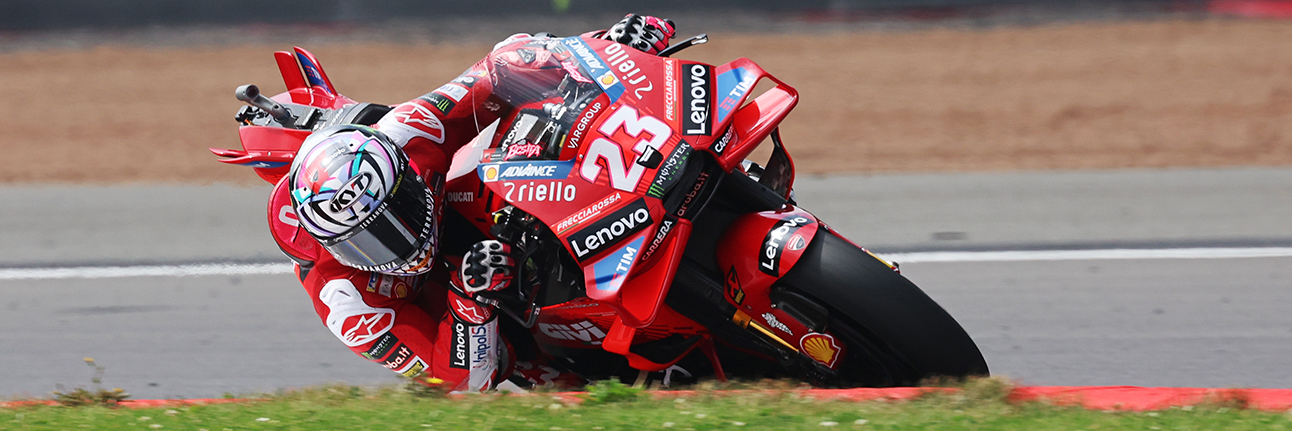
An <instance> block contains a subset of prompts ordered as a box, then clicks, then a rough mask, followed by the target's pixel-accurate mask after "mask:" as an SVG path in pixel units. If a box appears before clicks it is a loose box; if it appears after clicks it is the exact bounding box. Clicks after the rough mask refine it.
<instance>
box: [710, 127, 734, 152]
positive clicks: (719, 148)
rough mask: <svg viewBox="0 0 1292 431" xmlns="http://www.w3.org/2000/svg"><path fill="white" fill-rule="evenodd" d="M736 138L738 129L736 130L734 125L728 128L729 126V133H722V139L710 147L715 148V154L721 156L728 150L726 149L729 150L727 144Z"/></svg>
mask: <svg viewBox="0 0 1292 431" xmlns="http://www.w3.org/2000/svg"><path fill="white" fill-rule="evenodd" d="M735 138H736V131H735V128H733V127H728V128H727V133H724V134H723V135H722V139H719V140H718V142H714V143H713V146H711V147H709V148H712V149H713V152H714V153H715V154H717V155H719V156H721V155H722V153H724V152H726V151H727V144H730V143H731V140H733V139H735Z"/></svg>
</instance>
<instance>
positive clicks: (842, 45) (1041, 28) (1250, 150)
mask: <svg viewBox="0 0 1292 431" xmlns="http://www.w3.org/2000/svg"><path fill="white" fill-rule="evenodd" d="M613 20H614V17H606V18H605V19H604V20H602V19H593V18H586V19H576V20H562V21H552V22H546V21H532V22H519V21H515V22H512V21H508V22H499V23H493V24H490V25H479V26H478V27H477V28H478V31H476V32H475V33H472V34H475V35H477V36H475V37H465V36H460V35H461V34H465V33H469V31H468V30H467V29H468V25H470V24H471V23H470V22H462V21H453V20H447V21H444V22H442V23H432V24H431V25H432V26H434V25H437V24H440V25H441V27H439V30H435V29H427V28H426V24H420V26H414V25H410V24H407V23H405V24H398V23H396V24H391V25H389V26H386V27H384V28H383V29H382V30H380V31H376V30H373V29H372V28H368V27H362V26H358V25H334V26H326V27H325V26H312V27H301V26H296V27H282V28H279V27H269V26H248V27H241V28H194V29H143V30H135V31H128V32H127V31H120V32H115V33H113V32H98V33H94V32H62V33H32V34H6V35H3V36H0V42H4V43H5V44H4V45H5V46H6V48H4V49H0V82H3V83H4V84H3V85H0V95H2V96H0V97H3V100H6V101H8V103H5V104H3V105H0V129H3V130H5V131H6V133H4V134H3V136H0V148H4V149H5V150H6V152H7V156H8V157H4V158H0V183H8V184H21V183H50V182H54V183H74V184H75V183H82V184H84V183H99V184H105V183H137V182H181V183H190V184H203V183H211V182H230V183H241V184H251V183H255V182H257V181H259V180H258V179H256V178H255V177H254V176H253V175H252V174H251V173H250V172H248V171H246V170H244V169H242V168H236V167H229V166H225V165H223V164H220V163H216V162H215V161H214V160H215V157H213V156H212V155H210V154H209V153H208V152H207V151H206V148H207V147H229V148H238V147H239V144H238V142H237V134H236V131H235V130H236V126H235V124H234V122H233V121H232V116H233V113H234V112H235V111H236V110H237V109H238V107H239V106H240V103H239V102H238V101H236V100H234V98H233V97H232V92H233V91H232V90H233V88H234V87H236V86H238V85H240V84H245V83H256V84H259V85H261V86H262V88H263V89H264V90H265V91H266V92H270V93H276V92H279V91H282V84H280V82H281V80H280V78H279V76H278V74H277V70H276V67H275V65H274V62H273V58H272V55H271V52H272V51H275V50H282V49H290V47H291V46H292V45H301V46H304V47H306V48H307V49H310V50H312V51H313V52H314V53H315V54H317V55H318V56H319V58H320V59H321V61H322V63H323V65H324V66H325V68H326V69H327V71H328V72H329V74H330V75H331V78H332V81H333V82H334V84H335V85H336V86H337V87H338V88H339V89H340V90H341V91H342V92H343V93H344V94H346V95H348V96H350V97H352V98H355V99H357V100H360V101H371V102H380V103H398V102H401V101H404V100H407V99H410V98H413V97H416V96H418V95H420V94H423V93H424V92H427V91H429V90H431V89H433V88H435V87H437V86H438V85H440V83H442V82H445V81H447V80H449V79H451V78H453V77H454V76H456V75H457V74H458V73H459V72H461V71H462V70H463V69H465V68H466V67H467V66H468V65H470V64H472V63H473V62H475V61H476V60H477V59H479V58H480V57H481V56H483V55H484V54H485V53H486V52H487V51H488V50H489V48H490V47H491V46H492V42H488V41H486V40H489V41H492V40H495V39H496V38H499V37H502V36H503V35H505V34H506V33H508V32H510V31H511V30H516V31H539V30H550V31H553V32H557V33H564V34H572V33H576V32H580V31H584V30H590V29H593V28H596V27H598V26H604V25H606V24H605V23H609V22H613ZM476 24H480V23H478V22H477V23H476ZM678 25H679V28H680V31H681V33H682V34H684V35H685V34H692V33H698V32H708V33H710V36H711V40H712V42H711V43H710V44H707V45H703V46H699V47H696V48H693V49H691V50H688V51H684V52H683V53H681V54H680V55H679V57H681V58H687V59H693V60H701V61H707V62H712V63H723V62H726V61H730V60H732V59H735V58H739V57H749V58H752V59H753V60H755V61H757V62H758V63H759V64H761V65H762V66H764V68H766V69H767V70H768V71H770V72H771V73H773V74H775V75H776V76H778V77H779V78H781V79H783V80H784V81H786V82H788V83H790V84H791V85H794V86H796V87H797V88H798V90H799V91H800V93H801V95H802V99H801V102H800V104H799V107H798V108H797V109H796V111H795V112H794V113H793V114H791V116H790V117H789V118H788V120H787V121H786V123H785V124H784V127H783V134H784V136H785V139H786V142H787V146H788V149H789V150H790V153H791V155H793V156H794V158H795V161H796V162H797V164H798V166H799V169H800V171H801V172H809V173H834V172H851V173H869V172H892V171H984V170H1043V169H1105V168H1155V167H1171V166H1192V167H1213V166H1251V165H1264V166H1270V165H1288V164H1292V121H1289V120H1292V79H1290V78H1292V21H1273V20H1265V21H1261V20H1237V19H1225V18H1198V17H1188V16H1186V17H1180V16H1167V17H1155V18H1153V19H1144V20H1120V21H1116V20H1115V21H1087V22H1070V21H1066V22H1065V21H1055V22H1047V23H1045V24H1043V25H1033V26H1026V25H987V26H973V25H950V26H916V25H911V26H889V27H884V26H878V25H872V26H865V25H844V24H839V23H830V22H826V23H810V22H803V21H796V22H788V21H767V20H766V19H765V18H750V17H725V21H719V20H713V19H708V18H707V17H704V16H691V17H678ZM710 26H711V27H713V28H714V30H712V31H710V29H709V28H707V27H710ZM554 27H558V28H554ZM443 29H450V30H453V31H446V30H443ZM399 30H402V31H403V33H401V32H400V31H399ZM749 30H761V31H749ZM401 34H403V35H405V36H402V37H401V36H400V35H401ZM452 35H459V36H452Z"/></svg>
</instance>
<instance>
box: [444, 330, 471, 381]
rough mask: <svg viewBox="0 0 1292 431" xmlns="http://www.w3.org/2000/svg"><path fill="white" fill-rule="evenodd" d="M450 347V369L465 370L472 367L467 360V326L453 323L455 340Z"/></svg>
mask: <svg viewBox="0 0 1292 431" xmlns="http://www.w3.org/2000/svg"><path fill="white" fill-rule="evenodd" d="M450 341H452V343H450V344H451V345H450V346H449V367H451V368H457V369H462V370H465V369H467V367H469V366H470V365H471V362H470V360H469V359H467V342H468V340H467V325H466V324H465V323H462V322H453V339H452V340H450Z"/></svg>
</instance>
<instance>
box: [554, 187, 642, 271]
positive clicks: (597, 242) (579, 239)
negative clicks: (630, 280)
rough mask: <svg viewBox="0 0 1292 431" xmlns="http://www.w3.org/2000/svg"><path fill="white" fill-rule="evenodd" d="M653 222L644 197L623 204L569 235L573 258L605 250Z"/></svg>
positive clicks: (584, 256) (580, 257) (579, 258)
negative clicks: (621, 206)
mask: <svg viewBox="0 0 1292 431" xmlns="http://www.w3.org/2000/svg"><path fill="white" fill-rule="evenodd" d="M651 223H653V221H652V219H651V216H650V210H649V209H647V208H646V200H645V199H637V201H635V202H633V203H630V204H628V205H625V206H624V207H623V208H620V209H618V210H616V211H615V212H613V213H610V215H608V216H606V217H605V218H603V219H601V220H598V221H597V222H596V223H593V224H591V225H589V226H588V227H585V228H583V229H581V230H579V231H577V232H575V233H573V234H571V235H570V237H569V238H568V241H569V242H570V249H572V250H574V258H575V259H578V260H579V261H582V260H583V259H584V258H586V257H588V256H591V255H594V254H596V253H597V252H598V251H601V250H605V249H607V248H609V247H611V246H613V245H615V244H618V243H619V242H620V241H623V240H624V239H627V238H628V237H629V236H632V234H634V233H637V232H639V231H641V230H642V229H645V228H646V227H647V226H650V225H651Z"/></svg>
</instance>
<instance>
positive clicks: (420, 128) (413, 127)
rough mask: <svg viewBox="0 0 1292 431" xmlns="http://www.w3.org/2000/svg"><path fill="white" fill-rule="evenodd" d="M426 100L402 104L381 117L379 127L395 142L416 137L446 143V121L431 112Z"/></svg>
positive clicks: (406, 140)
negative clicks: (443, 121) (441, 120)
mask: <svg viewBox="0 0 1292 431" xmlns="http://www.w3.org/2000/svg"><path fill="white" fill-rule="evenodd" d="M426 103H427V102H426V101H424V100H421V99H417V100H413V101H411V102H407V103H403V104H400V105H399V106H396V107H395V109H392V110H391V111H390V113H389V114H386V115H385V116H384V117H381V120H380V121H378V122H377V127H378V128H380V129H381V132H382V133H385V134H386V136H389V137H390V139H392V140H394V141H395V142H408V141H409V140H411V139H412V138H414V137H419V138H425V139H429V140H430V141H431V142H434V143H437V144H443V143H444V123H442V122H440V118H439V117H437V116H435V113H433V112H431V109H430V108H429V107H428V106H427V105H426Z"/></svg>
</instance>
